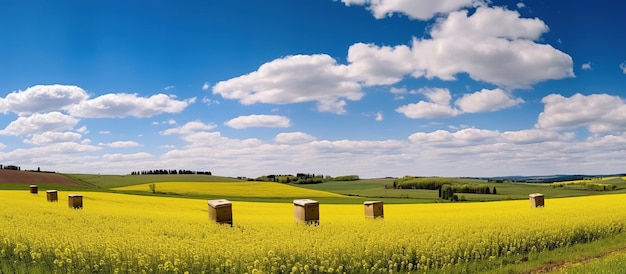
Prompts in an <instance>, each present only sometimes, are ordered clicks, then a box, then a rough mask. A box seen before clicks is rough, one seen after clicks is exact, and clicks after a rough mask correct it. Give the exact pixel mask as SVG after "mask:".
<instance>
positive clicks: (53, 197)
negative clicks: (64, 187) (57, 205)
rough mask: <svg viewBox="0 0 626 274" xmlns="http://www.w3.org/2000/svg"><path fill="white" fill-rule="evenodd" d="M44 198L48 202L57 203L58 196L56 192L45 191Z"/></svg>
mask: <svg viewBox="0 0 626 274" xmlns="http://www.w3.org/2000/svg"><path fill="white" fill-rule="evenodd" d="M46 198H47V199H48V202H58V201H59V195H58V193H57V191H56V190H46Z"/></svg>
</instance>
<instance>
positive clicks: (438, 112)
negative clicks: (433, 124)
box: [396, 88, 461, 119]
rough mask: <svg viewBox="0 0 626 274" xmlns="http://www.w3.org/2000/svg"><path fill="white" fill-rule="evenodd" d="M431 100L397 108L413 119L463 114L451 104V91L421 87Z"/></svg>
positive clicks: (422, 91)
mask: <svg viewBox="0 0 626 274" xmlns="http://www.w3.org/2000/svg"><path fill="white" fill-rule="evenodd" d="M420 92H421V93H423V94H424V95H425V96H426V97H427V98H428V99H429V100H430V102H426V101H420V102H418V103H415V104H408V105H404V106H401V107H399V108H397V109H396V111H397V112H399V113H402V114H404V115H405V116H406V117H409V118H412V119H420V118H448V117H454V116H457V115H459V114H461V111H459V110H457V109H453V108H452V107H451V106H450V100H451V99H452V95H450V91H449V90H447V89H443V88H434V89H421V90H420Z"/></svg>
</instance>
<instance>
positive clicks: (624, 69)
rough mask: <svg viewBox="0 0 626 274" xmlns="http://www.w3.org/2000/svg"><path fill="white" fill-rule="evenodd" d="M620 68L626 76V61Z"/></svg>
mask: <svg viewBox="0 0 626 274" xmlns="http://www.w3.org/2000/svg"><path fill="white" fill-rule="evenodd" d="M619 68H620V69H621V70H622V72H623V73H624V74H626V61H624V62H622V63H621V64H619Z"/></svg>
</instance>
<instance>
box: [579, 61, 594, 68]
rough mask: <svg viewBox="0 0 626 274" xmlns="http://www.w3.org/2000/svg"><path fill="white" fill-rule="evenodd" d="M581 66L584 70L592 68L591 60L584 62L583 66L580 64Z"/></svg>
mask: <svg viewBox="0 0 626 274" xmlns="http://www.w3.org/2000/svg"><path fill="white" fill-rule="evenodd" d="M580 68H581V69H583V70H590V69H591V62H587V63H584V64H583V65H582V66H580Z"/></svg>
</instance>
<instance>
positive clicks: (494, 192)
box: [492, 186, 498, 194]
mask: <svg viewBox="0 0 626 274" xmlns="http://www.w3.org/2000/svg"><path fill="white" fill-rule="evenodd" d="M492 192H493V193H492V194H498V192H496V187H495V186H494V187H493V191H492Z"/></svg>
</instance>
